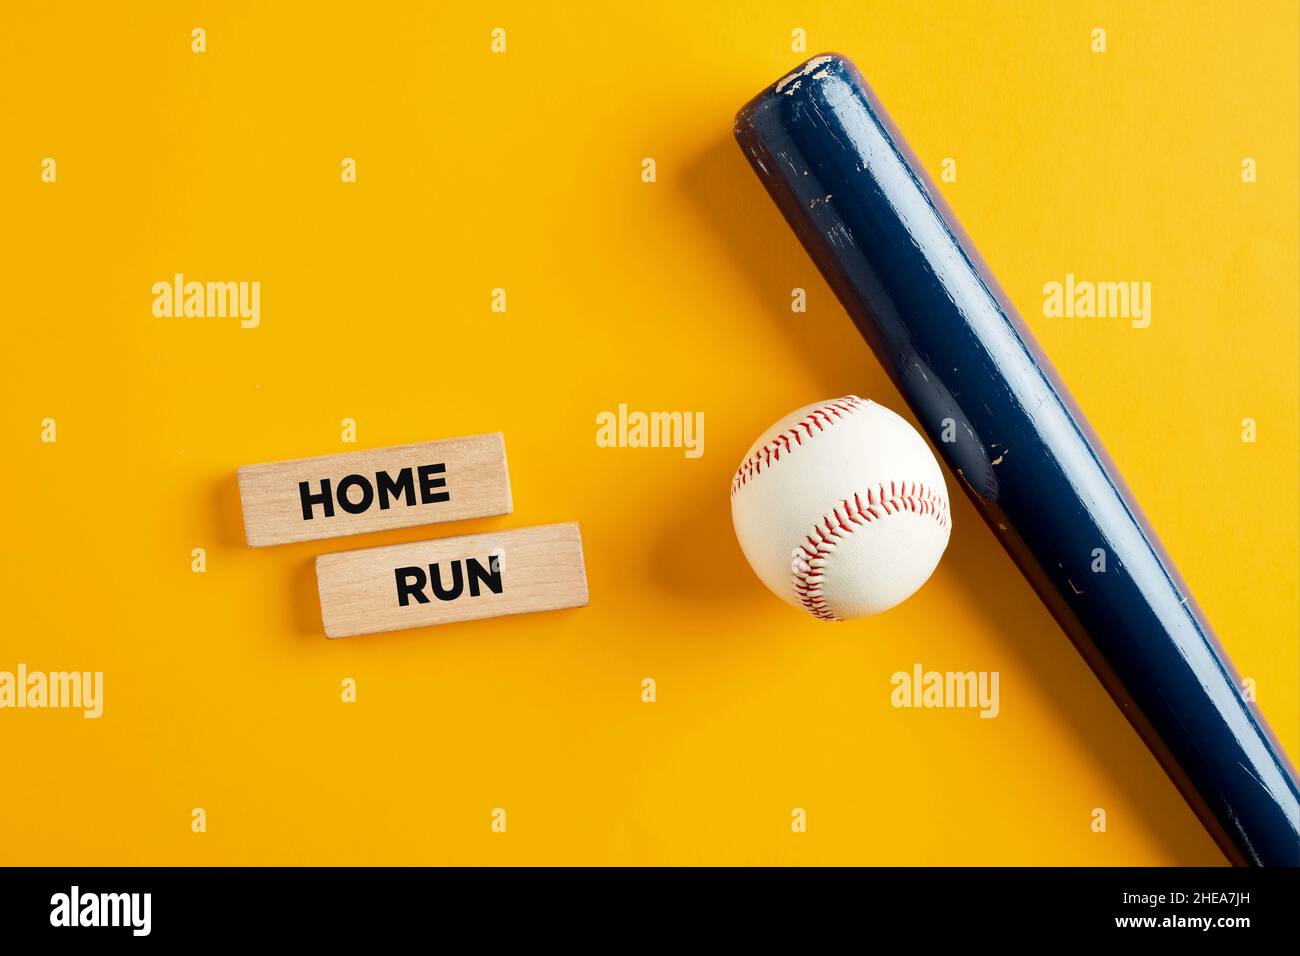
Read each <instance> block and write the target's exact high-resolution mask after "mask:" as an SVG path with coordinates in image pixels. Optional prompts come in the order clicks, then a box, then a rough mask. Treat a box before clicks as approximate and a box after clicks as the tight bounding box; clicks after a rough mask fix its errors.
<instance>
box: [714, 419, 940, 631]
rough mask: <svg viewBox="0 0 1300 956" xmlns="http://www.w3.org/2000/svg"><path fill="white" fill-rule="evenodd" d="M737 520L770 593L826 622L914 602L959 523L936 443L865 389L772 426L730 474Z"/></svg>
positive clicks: (742, 541)
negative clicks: (933, 447)
mask: <svg viewBox="0 0 1300 956" xmlns="http://www.w3.org/2000/svg"><path fill="white" fill-rule="evenodd" d="M731 520H732V522H733V523H734V524H735V526H736V537H737V538H738V539H740V547H741V550H742V551H744V552H745V557H746V558H747V559H748V560H749V563H750V566H751V567H753V569H754V571H755V573H756V574H757V575H758V576H759V578H760V579H761V580H762V582H763V583H764V584H766V585H767V587H768V589H769V590H771V591H772V593H773V594H775V595H776V596H777V597H779V598H781V599H782V600H783V601H785V602H787V603H788V604H792V605H794V606H795V607H801V608H804V609H805V610H806V611H808V612H809V613H810V614H812V615H813V616H814V617H818V618H821V619H822V620H826V621H843V620H848V619H849V618H854V617H862V616H864V615H867V614H878V613H879V612H881V611H885V610H888V609H889V608H891V607H893V606H894V605H896V604H898V603H900V602H901V601H904V600H906V599H907V598H908V597H910V596H911V595H912V594H914V593H915V592H916V590H917V589H918V588H919V587H920V586H921V585H922V584H924V583H925V582H926V580H927V579H928V578H929V577H930V574H931V573H932V572H933V571H934V569H935V567H936V566H937V565H938V564H939V558H940V557H941V556H942V555H943V551H944V548H946V547H947V546H948V535H949V533H950V531H951V530H952V520H951V518H950V516H949V512H948V489H947V488H946V487H945V485H944V482H943V475H942V473H941V472H940V471H939V463H938V462H937V461H935V458H934V454H933V452H931V451H930V446H929V445H927V444H926V442H925V439H924V438H922V437H921V436H920V435H919V434H918V433H917V431H916V429H914V428H913V427H912V426H911V425H909V424H908V423H907V422H905V421H904V420H903V419H901V418H899V417H898V416H897V415H895V414H894V413H893V412H891V411H890V410H889V409H887V408H884V407H882V406H880V405H877V404H876V403H875V402H872V401H868V400H866V399H862V398H858V397H857V396H856V395H849V396H846V397H845V398H838V399H835V400H833V401H829V402H818V403H815V404H813V405H808V406H807V407H805V408H801V409H799V410H798V411H795V412H791V413H790V414H789V415H787V416H786V417H785V418H783V419H781V420H780V421H779V422H777V423H776V424H775V425H773V426H772V427H771V428H769V429H768V430H767V431H766V432H764V433H763V435H762V437H761V438H759V439H758V441H756V442H754V444H753V446H752V447H751V448H750V449H749V453H748V454H747V455H745V460H744V461H743V462H741V465H740V468H738V469H737V470H736V477H735V478H734V479H732V482H731Z"/></svg>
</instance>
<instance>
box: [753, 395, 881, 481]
mask: <svg viewBox="0 0 1300 956" xmlns="http://www.w3.org/2000/svg"><path fill="white" fill-rule="evenodd" d="M868 404H870V403H869V402H867V401H866V400H864V399H861V398H858V396H856V395H845V396H844V397H843V398H837V399H835V400H834V401H833V402H827V403H826V404H825V405H822V406H821V407H820V408H814V409H813V410H812V411H811V412H809V413H808V414H807V415H805V416H804V417H803V418H801V419H799V421H797V422H795V423H794V424H793V425H791V426H790V427H789V428H787V429H786V430H785V431H783V432H781V433H779V434H778V435H776V436H775V437H774V438H772V439H770V440H769V441H767V442H766V443H765V444H764V445H763V446H762V447H761V448H759V449H758V450H756V451H755V452H754V454H752V455H750V456H749V457H748V458H746V459H745V460H744V461H743V462H741V463H740V467H739V468H737V469H736V476H735V477H734V478H732V479H731V493H732V494H733V495H734V494H735V493H736V491H737V489H739V488H740V486H741V485H743V484H745V482H747V481H749V479H751V478H753V477H754V476H755V475H757V474H759V473H760V472H762V470H763V469H764V468H770V467H771V466H772V464H773V463H774V462H778V461H780V460H781V452H782V450H784V451H785V452H786V453H787V454H788V453H789V452H790V451H791V450H792V449H791V446H790V443H791V442H794V443H795V444H796V445H802V444H803V440H804V438H805V437H807V438H811V437H812V436H813V435H815V434H816V433H817V432H820V431H825V429H826V426H827V425H834V424H835V421H836V420H837V419H840V418H844V417H845V416H847V415H848V414H849V413H850V412H852V411H855V410H856V409H858V408H861V407H863V406H865V405H868ZM814 428H815V429H817V432H814V431H813V429H814Z"/></svg>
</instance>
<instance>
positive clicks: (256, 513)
mask: <svg viewBox="0 0 1300 956" xmlns="http://www.w3.org/2000/svg"><path fill="white" fill-rule="evenodd" d="M239 498H240V501H241V502H242V504H243V507H244V535H245V537H246V538H247V540H248V545H249V547H252V548H260V547H264V546H266V545H272V544H288V543H290V542H294V541H312V540H315V539H317V538H334V537H338V536H339V535H345V534H361V533H362V532H365V531H384V530H387V529H389V528H409V527H412V526H414V525H422V524H433V523H435V522H439V521H457V520H460V519H462V518H481V517H484V516H486V515H505V514H509V513H510V511H511V508H512V504H511V500H510V475H509V473H508V472H507V470H506V445H505V440H504V439H503V438H502V436H501V434H500V433H499V432H497V433H495V434H489V435H470V436H468V437H466V438H450V439H446V440H444V441H430V442H422V443H420V444H417V445H395V446H393V447H391V448H374V449H370V450H368V451H354V452H346V453H344V454H339V455H322V456H320V457H319V458H299V459H296V460H294V461H277V462H271V463H269V464H265V465H245V466H244V467H242V468H240V469H239Z"/></svg>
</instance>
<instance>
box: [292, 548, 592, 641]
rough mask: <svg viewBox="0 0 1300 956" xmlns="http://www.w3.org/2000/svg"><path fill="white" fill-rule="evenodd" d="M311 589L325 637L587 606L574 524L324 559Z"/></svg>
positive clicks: (320, 559) (319, 560)
mask: <svg viewBox="0 0 1300 956" xmlns="http://www.w3.org/2000/svg"><path fill="white" fill-rule="evenodd" d="M316 586H317V589H318V590H319V592H320V607H321V619H322V621H323V622H324V624H325V635H326V636H327V637H330V638H335V637H350V636H352V635H354V634H373V633H375V632H378V631H396V630H401V629H403V628H409V627H424V626H426V625H430V624H449V623H451V622H453V621H471V620H475V619H478V618H484V617H502V616H504V615H507V614H527V613H529V612H532V611H554V610H558V609H560V608H568V607H585V606H586V604H587V571H586V566H585V564H584V563H583V558H582V536H581V534H580V532H579V530H578V525H577V523H576V522H570V523H567V524H552V525H539V526H537V527H533V528H518V529H516V530H513V531H498V532H493V533H491V534H474V535H463V536H461V537H456V538H439V539H437V540H434V541H417V542H414V543H411V544H395V545H389V546H387V547H383V548H366V549H363V550H358V551H341V552H338V553H335V554H322V555H320V556H319V557H318V558H317V559H316Z"/></svg>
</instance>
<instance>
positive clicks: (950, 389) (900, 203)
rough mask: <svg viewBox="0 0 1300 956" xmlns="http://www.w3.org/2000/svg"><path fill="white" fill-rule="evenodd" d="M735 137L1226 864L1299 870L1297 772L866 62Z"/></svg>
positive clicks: (772, 109)
mask: <svg viewBox="0 0 1300 956" xmlns="http://www.w3.org/2000/svg"><path fill="white" fill-rule="evenodd" d="M735 135H736V139H737V141H738V142H739V143H740V146H741V148H742V150H743V151H744V152H745V154H746V156H747V158H748V159H749V162H750V164H751V165H752V166H753V168H754V171H755V172H756V173H757V174H758V176H759V178H760V179H761V180H762V182H763V184H764V186H765V187H766V188H767V190H768V193H769V194H770V195H771V196H772V198H773V199H774V200H775V201H776V203H777V205H778V206H779V207H780V209H781V211H782V213H783V214H784V215H785V218H786V220H787V221H788V222H789V223H790V225H791V227H792V228H793V229H794V231H795V233H796V234H797V235H798V236H799V239H800V241H801V242H802V243H803V245H804V247H805V248H806V249H807V251H808V253H809V254H810V255H811V256H812V258H813V260H814V262H816V264H817V266H818V268H819V269H820V270H821V272H822V274H823V276H825V278H826V280H827V282H828V283H829V284H830V286H831V288H832V289H833V290H834V291H835V294H836V295H837V296H838V297H839V299H840V301H841V303H843V305H844V307H845V309H847V310H848V313H849V315H850V317H851V318H852V319H853V322H854V324H855V325H856V326H857V327H858V330H859V331H860V332H861V333H862V335H863V337H864V338H865V339H866V340H867V342H868V344H869V345H870V346H871V348H872V349H873V350H874V351H875V353H876V355H877V357H878V358H879V359H880V361H881V363H882V365H883V366H884V367H885V369H886V371H887V372H888V373H889V375H890V377H891V378H892V379H893V381H894V383H895V385H897V387H898V389H899V391H900V392H901V393H902V395H903V397H904V398H905V399H906V400H907V402H908V404H909V405H910V406H911V407H912V410H913V412H914V413H915V414H916V416H917V418H918V420H919V421H920V423H921V425H922V427H923V428H924V429H925V430H926V432H927V433H928V434H929V436H930V438H931V440H932V441H933V442H934V445H935V447H936V448H937V449H938V451H939V452H940V453H941V455H942V456H943V458H944V459H945V461H947V463H948V465H949V467H950V468H951V469H952V471H953V473H954V474H955V475H956V476H957V477H958V479H959V480H960V482H961V484H962V485H963V487H964V488H965V489H966V493H967V494H968V495H969V497H970V498H971V500H972V501H973V502H974V504H975V507H976V508H977V509H978V510H979V512H980V514H981V515H982V516H983V518H984V520H985V521H986V522H987V523H988V524H989V526H990V528H991V529H992V530H993V533H994V534H995V535H996V536H997V538H998V539H999V541H1001V543H1002V545H1003V547H1004V548H1005V549H1006V550H1007V552H1008V553H1009V554H1010V555H1011V557H1012V559H1013V560H1014V561H1015V562H1016V564H1017V565H1018V566H1019V568H1020V569H1021V571H1022V572H1023V573H1024V575H1025V577H1026V578H1027V579H1028V580H1029V582H1030V584H1031V585H1032V586H1033V588H1034V590H1035V591H1037V593H1038V595H1039V596H1040V598H1041V599H1042V600H1043V602H1044V604H1046V605H1047V607H1048V609H1049V610H1050V611H1051V612H1052V614H1053V616H1054V617H1055V618H1056V619H1057V621H1058V622H1059V623H1060V624H1061V626H1062V628H1063V629H1064V630H1065V632H1066V634H1067V635H1068V636H1069V637H1070V639H1071V640H1072V641H1073V642H1074V644H1075V646H1076V647H1077V648H1078V649H1079V651H1080V653H1081V654H1082V655H1083V657H1084V659H1085V660H1086V661H1087V662H1088V664H1089V666H1091V668H1092V669H1093V671H1094V672H1095V673H1096V674H1097V676H1098V678H1099V679H1100V680H1101V681H1102V683H1103V684H1104V685H1105V687H1106V689H1107V690H1108V691H1109V692H1110V694H1111V696H1112V697H1113V698H1114V699H1115V701H1116V703H1117V704H1119V706H1120V708H1121V709H1122V710H1123V712H1124V714H1125V715H1126V716H1127V717H1128V718H1129V720H1130V721H1131V723H1132V724H1133V726H1134V727H1135V728H1136V730H1137V731H1138V733H1139V734H1140V735H1141V737H1142V738H1143V740H1144V741H1145V742H1146V743H1147V745H1148V747H1150V749H1151V751H1152V752H1153V753H1154V754H1155V756H1156V758H1157V759H1158V760H1159V762H1160V764H1161V765H1162V766H1163V767H1164V768H1165V771H1166V772H1167V773H1168V774H1169V776H1170V778H1171V779H1172V780H1173V781H1174V783H1175V784H1176V785H1177V786H1178V788H1179V790H1180V791H1181V792H1182V794H1183V796H1184V797H1185V798H1186V800H1187V801H1188V803H1189V804H1190V805H1191V807H1192V809H1193V810H1194V811H1195V812H1196V814H1197V816H1198V817H1199V818H1200V819H1201V821H1202V822H1203V823H1204V824H1205V826H1206V828H1207V829H1208V830H1209V832H1210V833H1211V835H1212V836H1213V837H1214V838H1215V840H1216V841H1217V842H1218V844H1219V846H1220V847H1221V848H1222V849H1223V851H1224V853H1225V854H1226V855H1227V856H1228V858H1229V859H1230V860H1231V861H1233V862H1234V863H1238V864H1247V863H1248V864H1254V865H1291V866H1294V865H1297V864H1298V863H1300V788H1298V787H1297V782H1296V774H1295V770H1294V768H1292V767H1291V765H1290V764H1289V762H1288V761H1287V759H1286V756H1285V754H1284V753H1283V751H1282V748H1281V747H1280V746H1279V745H1278V743H1277V741H1276V739H1275V738H1274V737H1273V735H1272V732H1271V731H1270V730H1269V728H1268V726H1267V724H1266V723H1265V721H1264V719H1263V717H1262V716H1261V715H1260V714H1259V712H1258V711H1257V709H1256V708H1255V707H1254V706H1253V705H1252V704H1251V703H1249V702H1247V701H1246V700H1245V698H1244V696H1243V694H1242V691H1241V689H1240V680H1239V679H1238V678H1237V675H1236V673H1235V671H1234V670H1233V668H1232V665H1231V663H1230V662H1229V661H1228V658H1227V656H1226V655H1225V654H1224V652H1223V649H1222V648H1221V647H1220V645H1219V643H1218V640H1217V638H1216V637H1215V636H1214V632H1213V631H1212V630H1211V628H1210V626H1209V624H1208V623H1207V622H1206V620H1205V617H1204V616H1203V614H1202V613H1201V611H1200V610H1199V608H1198V607H1197V606H1196V604H1195V602H1194V601H1193V600H1192V597H1191V595H1190V594H1189V593H1188V591H1187V588H1186V586H1185V585H1184V584H1183V582H1182V580H1181V578H1179V576H1178V573H1177V571H1176V570H1175V568H1174V566H1173V563H1172V562H1171V561H1170V559H1169V556H1168V555H1167V554H1166V553H1165V551H1164V549H1163V548H1162V546H1161V545H1160V543H1159V541H1158V540H1157V538H1156V536H1155V533H1154V532H1153V531H1152V530H1151V528H1150V526H1149V525H1148V524H1147V522H1146V519H1145V518H1144V517H1143V515H1142V513H1141V511H1140V510H1139V508H1138V506H1137V503H1136V502H1135V501H1134V499H1133V496H1132V495H1131V494H1130V492H1129V491H1128V488H1127V487H1126V486H1125V485H1124V482H1123V480H1122V479H1121V478H1120V476H1119V473H1118V471H1117V470H1116V468H1115V466H1114V464H1113V463H1112V462H1111V461H1110V459H1109V458H1108V457H1107V455H1106V453H1105V451H1104V449H1103V448H1102V446H1101V443H1100V442H1099V441H1098V439H1097V436H1096V435H1095V434H1094V433H1093V431H1092V429H1091V428H1090V427H1089V425H1088V423H1087V421H1086V419H1085V418H1084V416H1083V414H1082V413H1081V412H1080V411H1079V409H1078V407H1077V406H1076V405H1075V403H1074V400H1073V399H1072V398H1071V397H1070V394H1069V392H1068V391H1067V390H1066V388H1065V386H1064V385H1063V384H1062V382H1061V381H1060V379H1059V377H1058V376H1057V374H1056V372H1055V370H1054V369H1053V368H1052V366H1051V364H1050V363H1049V362H1048V360H1047V358H1046V356H1045V355H1044V354H1043V352H1042V351H1041V349H1040V348H1039V346H1038V344H1037V342H1035V341H1034V339H1033V336H1032V335H1030V333H1029V331H1028V330H1027V329H1026V328H1025V326H1024V325H1023V323H1022V322H1021V320H1020V318H1019V316H1018V315H1017V313H1016V310H1015V308H1014V307H1013V306H1012V304H1011V302H1010V301H1009V300H1008V299H1007V297H1006V295H1005V293H1003V291H1002V290H1001V288H1000V287H999V286H998V284H997V281H996V280H995V279H994V278H993V276H992V275H991V273H990V272H989V271H988V268H987V267H986V266H985V264H984V262H983V260H982V259H981V258H980V256H979V254H978V252H976V250H975V247H974V245H973V244H972V243H971V241H970V239H969V238H968V237H967V236H966V234H965V233H964V232H963V231H962V229H961V227H960V226H959V225H958V224H957V221H956V219H955V217H954V216H953V215H952V212H951V210H950V209H949V208H948V206H947V204H946V203H944V201H943V199H942V197H941V196H940V195H939V193H938V190H937V189H936V188H935V187H934V184H933V183H932V182H931V181H930V179H929V178H928V176H927V175H926V174H925V172H924V170H923V168H922V166H921V164H920V163H919V162H918V161H917V159H916V157H915V156H914V155H913V153H912V152H911V150H910V149H909V148H908V146H907V144H906V143H905V142H904V140H903V138H902V136H901V135H900V134H899V132H898V130H897V128H896V127H895V126H894V124H893V123H892V121H891V120H890V119H889V117H888V115H887V114H886V113H885V111H884V109H883V108H882V106H881V105H880V102H879V101H878V100H877V98H876V96H875V94H874V93H872V91H871V90H870V88H869V87H868V86H867V84H866V82H865V81H864V80H863V78H862V75H861V74H860V73H859V72H858V70H857V68H856V67H854V65H853V64H852V63H850V62H849V61H848V60H846V59H845V58H843V57H840V56H837V55H824V56H819V57H814V58H813V59H811V60H809V61H808V62H807V63H805V64H803V65H802V66H801V67H799V68H798V69H796V70H795V71H794V72H793V73H791V74H789V75H788V76H786V77H785V78H783V79H782V80H780V81H778V82H777V83H775V84H773V85H772V86H771V87H769V88H768V89H766V90H765V91H763V92H762V93H761V94H759V95H758V96H757V97H755V98H754V99H753V100H752V101H751V102H750V103H748V104H747V105H746V106H745V107H744V108H743V109H742V110H741V111H740V113H739V114H738V115H737V118H736V126H735ZM1099 568H1104V570H1098V569H1099Z"/></svg>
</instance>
